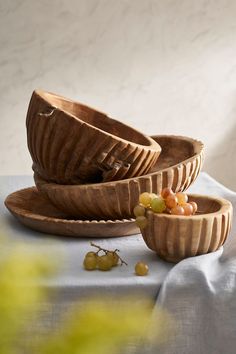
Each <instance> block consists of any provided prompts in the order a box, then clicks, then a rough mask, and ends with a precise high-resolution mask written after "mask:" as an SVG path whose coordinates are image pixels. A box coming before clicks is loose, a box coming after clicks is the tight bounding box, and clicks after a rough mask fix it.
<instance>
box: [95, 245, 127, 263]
mask: <svg viewBox="0 0 236 354" xmlns="http://www.w3.org/2000/svg"><path fill="white" fill-rule="evenodd" d="M90 245H91V246H93V247H96V248H98V251H97V254H98V253H99V252H100V251H103V252H105V253H107V252H113V253H115V254H116V255H117V256H118V258H119V260H120V265H122V264H125V265H128V263H126V262H125V261H124V260H123V259H122V258H121V257H120V256H119V254H118V253H117V252H120V250H118V249H117V248H116V249H115V250H114V251H110V250H107V249H105V248H102V247H100V246H98V245H95V243H93V242H90Z"/></svg>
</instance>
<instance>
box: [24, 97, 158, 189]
mask: <svg viewBox="0 0 236 354" xmlns="http://www.w3.org/2000/svg"><path fill="white" fill-rule="evenodd" d="M26 125H27V139H28V148H29V151H30V154H31V157H32V160H33V169H34V171H35V172H37V173H38V174H39V175H41V176H42V177H43V178H44V179H45V180H48V181H54V182H57V183H61V184H77V183H85V182H86V183H88V182H102V181H110V180H117V179H121V178H128V177H133V176H139V175H142V174H145V173H147V172H148V171H149V170H150V169H151V167H152V166H153V165H154V164H155V162H156V160H157V158H158V156H159V155H160V152H161V148H160V146H159V145H158V144H157V142H155V141H154V140H153V139H151V138H150V137H147V136H145V135H143V134H142V133H140V132H138V131H137V130H135V129H133V128H131V127H129V126H127V125H125V124H123V123H121V122H118V121H116V120H114V119H112V118H110V117H108V116H107V115H106V114H104V113H101V112H99V111H96V110H95V109H93V108H90V107H87V106H85V105H82V104H80V103H78V102H74V101H71V100H69V99H66V98H64V97H61V96H58V95H55V94H53V93H49V92H44V91H38V90H37V91H34V92H33V94H32V97H31V101H30V104H29V108H28V113H27V119H26Z"/></svg>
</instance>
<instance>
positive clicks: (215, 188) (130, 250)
mask: <svg viewBox="0 0 236 354" xmlns="http://www.w3.org/2000/svg"><path fill="white" fill-rule="evenodd" d="M31 185H33V179H32V178H31V177H29V176H17V177H0V198H1V205H0V214H1V216H0V217H1V219H0V221H1V225H2V228H3V230H5V233H6V235H7V238H8V240H9V241H10V242H11V243H16V241H17V242H20V243H22V244H24V247H25V249H26V250H27V251H28V252H31V250H34V252H35V251H36V252H38V253H39V254H40V255H42V256H44V255H50V256H51V257H55V258H57V259H59V260H60V263H61V267H60V272H59V273H58V274H57V275H55V276H54V277H52V278H50V279H49V280H46V279H45V282H44V280H42V279H41V282H42V283H44V284H43V285H44V286H46V287H48V289H49V290H50V291H52V290H53V291H54V292H56V293H57V296H56V297H55V298H54V300H53V302H51V303H48V304H45V306H44V309H42V313H41V314H40V316H39V317H40V318H39V321H38V322H35V324H34V327H35V328H33V329H32V328H31V329H30V330H31V335H32V333H33V332H34V331H35V333H37V335H40V333H41V332H42V333H43V332H44V331H45V332H46V331H47V330H48V329H50V328H51V327H53V326H54V325H55V322H56V321H57V318H58V316H59V314H60V313H61V312H62V311H65V310H66V309H67V308H68V307H70V306H71V304H73V302H74V301H77V300H80V299H81V300H82V299H83V298H84V297H85V298H86V297H87V296H90V295H96V296H102V295H103V294H108V295H117V294H135V295H137V294H139V293H140V294H142V295H143V294H144V295H145V296H146V297H148V298H150V299H153V300H155V303H156V305H157V306H159V305H161V306H163V307H164V308H166V309H167V311H168V312H169V314H170V316H171V317H172V319H173V323H174V329H173V333H172V336H170V338H169V340H168V343H167V344H166V345H165V346H163V347H162V348H161V351H159V352H160V353H162V354H184V353H186V354H187V353H193V354H195V353H196V354H200V353H203V354H217V353H219V354H223V353H224V354H231V353H232V354H235V353H236V242H235V238H234V236H235V233H236V222H235V221H234V222H233V228H232V232H231V235H230V237H229V239H228V241H227V243H226V244H225V246H224V249H223V248H222V249H220V250H218V251H217V252H215V253H212V254H208V255H205V256H199V257H194V258H189V259H186V260H183V261H182V262H180V263H178V264H177V265H173V264H170V263H166V262H164V261H162V260H160V259H159V258H158V257H157V256H156V255H155V254H154V253H153V252H152V251H150V250H149V249H148V248H147V247H146V245H145V243H144V242H143V240H142V237H141V235H134V236H129V237H120V238H113V239H99V240H98V239H97V238H96V239H94V240H93V241H94V242H96V243H98V244H100V245H102V246H103V247H105V248H111V249H115V248H118V249H120V251H121V255H122V257H123V258H124V259H125V260H126V261H127V262H128V264H129V266H128V268H126V267H117V268H115V269H113V270H112V271H111V272H105V273H104V272H86V271H84V270H83V267H82V262H83V257H84V254H85V253H86V252H87V251H88V250H89V249H90V246H89V241H90V240H91V239H82V238H81V239H75V238H68V237H59V236H53V235H45V234H41V233H38V232H34V231H32V230H28V229H26V228H25V227H24V226H22V225H20V224H19V223H18V222H17V221H16V220H15V219H14V218H13V217H12V216H11V215H10V214H9V212H8V211H7V210H6V209H5V207H4V206H3V201H4V199H5V197H6V196H7V194H9V193H11V192H13V191H15V190H17V189H20V188H23V187H27V186H31ZM189 192H194V193H200V194H208V195H217V196H222V197H224V198H226V199H229V200H230V201H231V202H232V204H233V206H234V209H236V193H234V192H232V191H230V190H228V189H226V188H225V187H223V186H222V185H221V184H219V183H218V182H216V181H215V180H214V179H212V178H211V177H210V176H209V175H207V174H206V173H201V174H200V176H199V178H198V179H197V181H196V182H195V184H194V185H193V186H192V187H191V188H190V189H189ZM138 260H143V261H145V262H147V263H148V265H149V268H150V274H149V275H148V276H147V277H136V276H135V275H134V265H135V263H136V262H137V261H138ZM154 315H155V311H154ZM42 323H43V325H42ZM137 350H138V349H137ZM139 350H140V349H139ZM146 352H150V353H154V352H155V353H156V348H149V349H148V348H146V349H143V350H142V353H146Z"/></svg>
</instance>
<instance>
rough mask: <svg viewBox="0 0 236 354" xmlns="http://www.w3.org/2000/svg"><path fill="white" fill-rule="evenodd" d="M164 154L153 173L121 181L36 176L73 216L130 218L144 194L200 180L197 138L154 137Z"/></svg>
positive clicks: (183, 187) (40, 185)
mask: <svg viewBox="0 0 236 354" xmlns="http://www.w3.org/2000/svg"><path fill="white" fill-rule="evenodd" d="M153 139H154V140H156V141H157V142H158V143H159V144H160V145H161V147H162V153H161V155H160V157H159V159H158V161H157V164H156V165H155V166H154V167H153V169H152V171H151V173H149V174H147V175H143V176H140V177H134V178H130V179H125V180H121V181H114V182H107V183H96V184H86V185H74V186H68V185H59V184H56V183H48V182H46V181H44V180H43V179H42V178H40V177H39V176H37V175H35V183H36V185H37V187H38V189H39V190H40V191H41V192H42V193H43V194H44V195H45V196H46V197H47V198H49V200H50V201H51V202H52V203H53V204H54V205H56V206H57V207H58V208H60V209H61V210H63V211H64V212H66V213H67V214H68V215H72V216H74V217H84V218H91V217H92V218H94V217H95V218H100V219H109V218H111V219H115V218H118V219H120V218H124V217H125V218H130V217H132V216H133V208H134V206H135V205H136V204H137V203H138V198H139V194H140V193H142V192H154V193H158V194H159V193H160V192H161V190H162V189H163V188H164V187H171V188H172V189H173V191H175V192H179V191H184V190H186V189H187V188H188V187H189V186H190V185H191V184H192V183H193V181H194V180H195V179H196V178H197V176H198V174H199V172H200V169H201V167H202V162H203V144H202V143H201V142H200V141H197V140H195V139H191V138H187V137H180V136H171V135H163V136H162V135H159V136H153Z"/></svg>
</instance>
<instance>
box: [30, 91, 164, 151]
mask: <svg viewBox="0 0 236 354" xmlns="http://www.w3.org/2000/svg"><path fill="white" fill-rule="evenodd" d="M34 95H35V96H39V97H40V99H41V100H43V101H44V102H45V103H46V104H47V106H48V107H52V108H53V109H54V110H56V111H58V112H62V113H64V114H65V115H68V116H69V117H71V118H73V119H75V120H76V121H79V122H81V123H82V124H86V125H87V126H88V127H89V128H90V129H94V130H96V131H99V132H101V133H103V134H105V135H106V136H111V137H112V138H113V139H115V140H118V141H122V142H123V143H126V144H127V143H128V144H130V145H133V146H136V147H141V148H144V149H147V150H150V151H153V152H157V153H159V154H160V152H161V150H162V149H161V146H160V145H159V144H158V143H157V142H156V141H155V140H153V139H152V138H151V137H150V136H148V135H146V134H144V133H142V132H141V131H139V130H137V129H135V128H133V127H132V126H130V125H128V124H125V123H123V122H121V121H119V120H117V119H114V118H111V117H110V116H109V115H107V114H106V113H104V112H102V111H100V110H98V109H96V108H93V107H90V106H88V105H86V104H83V103H80V102H78V101H75V100H72V99H70V98H67V97H64V96H62V95H58V94H56V93H53V92H50V91H45V90H42V89H36V90H34V91H33V93H32V97H33V96H34ZM47 96H54V97H57V98H59V99H61V100H64V101H67V102H72V103H74V104H78V105H80V106H83V107H86V108H88V109H90V110H92V111H95V112H98V113H100V114H102V115H103V116H104V117H106V118H107V119H111V120H112V121H113V122H114V123H119V124H120V125H122V126H123V127H124V128H129V129H130V130H132V131H134V132H135V133H137V134H138V135H140V136H142V138H143V139H145V140H146V141H147V145H144V144H139V143H136V142H133V141H131V140H126V139H124V138H121V137H119V136H117V135H114V134H112V133H109V132H106V131H105V130H103V129H100V128H98V127H96V126H94V125H92V124H90V123H87V122H85V121H83V120H82V119H81V118H79V117H76V116H75V115H73V114H72V113H70V112H68V111H67V110H63V109H62V108H59V107H57V106H56V105H53V104H52V103H51V102H50V100H49V99H47ZM32 97H31V99H32Z"/></svg>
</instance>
